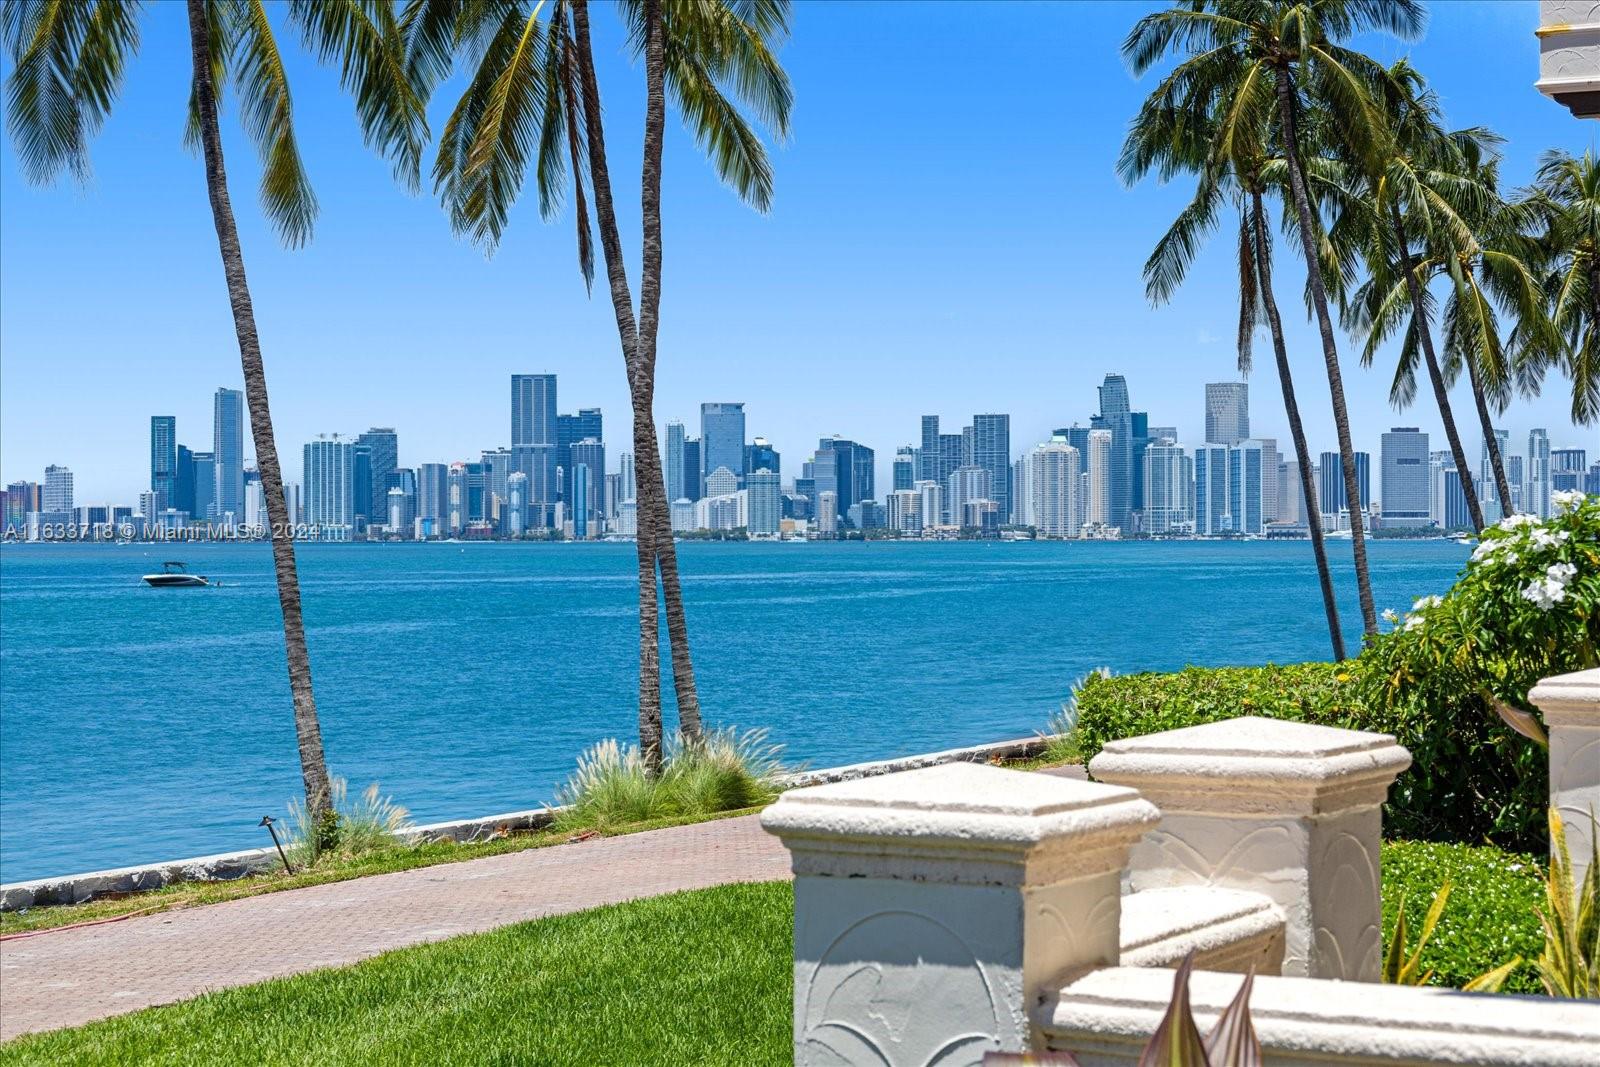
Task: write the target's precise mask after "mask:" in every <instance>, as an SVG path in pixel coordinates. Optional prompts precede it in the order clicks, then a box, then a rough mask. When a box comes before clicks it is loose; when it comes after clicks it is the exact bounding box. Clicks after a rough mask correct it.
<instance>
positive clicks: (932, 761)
mask: <svg viewBox="0 0 1600 1067" xmlns="http://www.w3.org/2000/svg"><path fill="white" fill-rule="evenodd" d="M1046 740H1047V739H1046V738H1044V737H1025V738H1018V739H1017V740H1014V741H1000V742H996V743H994V744H988V745H972V746H970V747H967V748H952V749H946V750H945V751H943V752H928V753H924V754H922V755H917V756H902V757H900V758H898V759H888V760H876V761H873V762H870V763H852V764H849V765H847V766H843V767H830V768H827V769H824V770H817V771H801V772H798V773H796V774H789V775H785V776H784V777H783V778H782V779H781V781H782V784H783V785H784V786H785V787H786V788H795V787H799V786H807V785H820V784H822V783H825V782H844V781H849V780H851V779H854V778H867V777H870V776H872V775H878V774H892V773H894V772H895V771H907V770H912V769H914V768H917V767H932V766H934V765H936V764H940V763H955V762H957V761H968V762H982V761H987V760H991V759H1017V758H1025V757H1027V756H1031V755H1034V754H1036V753H1038V752H1040V751H1041V750H1043V748H1044V746H1045V743H1046ZM561 810H562V809H561V808H560V807H543V808H530V809H528V810H526V811H511V812H506V813H504V814H502V815H489V816H485V817H482V818H477V819H457V820H454V821H451V822H436V823H428V824H427V825H425V826H418V827H414V828H413V829H412V830H410V831H409V832H408V833H406V834H405V838H406V841H407V843H416V842H419V841H461V842H468V841H484V840H488V839H490V838H494V837H498V836H500V835H502V834H506V833H513V832H518V831H526V830H538V829H542V828H544V827H546V826H548V825H550V823H551V821H552V820H554V818H555V816H556V813H557V812H559V811H561ZM281 862H282V861H281V860H280V859H279V858H278V853H277V850H276V849H273V848H252V849H245V850H244V851H241V852H221V853H217V854H216V855H212V856H194V857H191V858H189V859H181V860H166V861H164V862H161V863H146V864H141V865H139V866H135V867H116V868H112V869H110V870H104V871H89V872H86V873H84V874H68V875H60V876H58V877H55V878H38V879H35V880H33V881H30V882H11V883H9V884H7V885H0V911H20V910H22V909H23V908H31V907H34V906H37V905H47V904H82V903H85V902H87V901H90V900H93V899H95V898H96V897H100V896H104V895H106V894H108V893H139V892H144V891H147V890H151V889H160V888H162V887H163V886H169V885H177V884H179V883H181V882H215V881H228V880H231V879H234V878H243V877H245V876H246V875H249V874H255V873H258V872H260V871H264V870H267V869H269V868H271V867H275V866H277V865H278V864H279V863H281Z"/></svg>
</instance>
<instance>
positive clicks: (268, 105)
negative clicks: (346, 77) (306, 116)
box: [213, 0, 317, 248]
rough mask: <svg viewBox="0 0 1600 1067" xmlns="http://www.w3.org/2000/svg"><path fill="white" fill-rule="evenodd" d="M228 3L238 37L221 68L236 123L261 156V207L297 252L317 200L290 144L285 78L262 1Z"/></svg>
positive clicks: (289, 106) (291, 118)
mask: <svg viewBox="0 0 1600 1067" xmlns="http://www.w3.org/2000/svg"><path fill="white" fill-rule="evenodd" d="M229 2H231V3H233V4H235V5H236V7H235V13H234V15H233V16H232V18H234V19H235V20H236V21H235V22H234V26H235V27H236V29H237V31H238V36H237V37H236V38H235V39H234V41H233V47H232V49H231V52H230V54H229V55H228V57H227V60H226V65H227V67H228V70H229V73H231V74H232V76H233V84H234V88H235V90H236V91H237V92H238V94H239V119H240V122H241V123H242V125H243V126H244V128H245V132H246V133H247V134H249V136H250V139H251V140H252V141H254V142H255V145H256V150H257V151H258V152H259V153H260V154H261V164H262V171H261V207H262V210H263V211H264V212H266V215H267V218H268V219H269V220H270V221H271V222H272V224H273V226H274V228H276V229H277V231H278V234H279V236H280V237H282V239H283V241H284V243H285V244H287V245H289V246H290V247H291V248H292V247H297V246H299V245H302V244H304V243H305V242H306V241H307V240H309V239H310V237H311V227H312V224H313V223H314V222H315V221H316V217H317V198H316V194H315V193H313V192H312V191H311V180H310V178H309V177H308V176H307V175H306V171H305V165H304V164H303V163H302V162H301V159H300V148H299V146H298V145H297V144H296V143H295V137H294V103H293V101H292V99H291V97H290V93H289V76H288V73H287V71H285V69H284V66H283V55H282V53H280V52H279V51H278V42H277V39H276V37H275V36H274V35H273V32H272V23H271V22H270V21H269V20H268V18H267V10H266V5H265V4H264V3H263V2H262V0H229ZM213 6H219V5H217V4H216V3H214V5H213Z"/></svg>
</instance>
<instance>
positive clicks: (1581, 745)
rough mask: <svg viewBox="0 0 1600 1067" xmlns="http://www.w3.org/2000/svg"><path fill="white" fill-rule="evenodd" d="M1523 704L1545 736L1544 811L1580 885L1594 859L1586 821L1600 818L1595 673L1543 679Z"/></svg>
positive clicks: (1599, 698)
mask: <svg viewBox="0 0 1600 1067" xmlns="http://www.w3.org/2000/svg"><path fill="white" fill-rule="evenodd" d="M1528 699H1529V700H1530V701H1531V702H1532V703H1534V704H1535V705H1537V706H1538V708H1539V711H1540V712H1542V713H1543V715H1544V724H1545V728H1546V729H1547V730H1548V731H1549V734H1550V806H1551V807H1552V808H1555V809H1556V810H1557V811H1559V812H1560V813H1561V819H1562V822H1563V823H1565V825H1566V832H1567V848H1568V850H1569V851H1570V852H1571V853H1572V867H1573V876H1574V880H1575V881H1576V883H1577V884H1578V885H1582V884H1583V877H1584V872H1586V871H1587V870H1588V869H1589V864H1590V863H1593V862H1594V857H1595V844H1596V843H1595V840H1594V831H1593V824H1592V823H1591V822H1590V821H1589V820H1590V816H1591V815H1593V816H1594V817H1595V818H1600V668H1597V669H1595V670H1588V671H1578V672H1576V673H1574V674H1558V675H1556V676H1555V677H1554V678H1546V679H1545V680H1544V681H1542V682H1540V683H1539V684H1538V685H1536V686H1534V687H1533V692H1531V693H1529V694H1528Z"/></svg>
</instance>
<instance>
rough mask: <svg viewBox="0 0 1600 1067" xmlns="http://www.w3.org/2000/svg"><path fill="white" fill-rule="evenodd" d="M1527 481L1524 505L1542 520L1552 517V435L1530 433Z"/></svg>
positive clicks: (1523, 494)
mask: <svg viewBox="0 0 1600 1067" xmlns="http://www.w3.org/2000/svg"><path fill="white" fill-rule="evenodd" d="M1525 470H1526V474H1527V479H1526V481H1525V482H1524V486H1525V488H1524V489H1523V492H1522V505H1523V507H1524V508H1526V509H1527V510H1528V511H1530V512H1532V513H1533V514H1535V515H1537V516H1539V518H1541V519H1548V518H1549V517H1550V435H1549V434H1548V433H1546V432H1545V431H1544V430H1540V429H1534V430H1529V431H1528V465H1527V467H1526V468H1525Z"/></svg>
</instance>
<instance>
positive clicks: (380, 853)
mask: <svg viewBox="0 0 1600 1067" xmlns="http://www.w3.org/2000/svg"><path fill="white" fill-rule="evenodd" d="M756 810H759V809H758V808H756V807H751V808H747V809H744V810H738V811H728V812H721V813H718V814H716V815H710V816H704V815H693V816H661V817H657V818H652V819H643V820H640V821H637V822H626V823H624V822H618V823H613V824H611V825H609V826H607V827H605V828H602V829H600V830H599V832H600V833H601V834H602V835H604V836H606V837H614V836H619V835H621V834H632V833H638V832H639V831H641V830H659V829H662V828H664V827H668V826H682V825H684V824H686V823H693V822H703V821H704V820H705V819H707V818H729V817H732V816H736V815H748V814H750V813H751V812H752V811H756ZM571 836H572V832H571V831H570V830H558V829H551V830H542V831H533V832H530V833H517V834H511V835H508V836H505V837H497V838H494V839H492V840H489V841H474V842H455V841H434V842H429V843H427V844H421V845H410V846H404V845H401V846H394V847H391V848H387V849H380V850H377V851H374V852H367V853H365V854H363V855H360V856H357V857H353V858H350V859H345V860H340V861H338V862H335V863H327V862H326V861H325V862H324V863H323V864H322V865H319V866H316V867H313V868H311V869H309V870H297V871H296V872H295V873H294V874H285V873H284V872H283V870H282V869H281V868H280V869H277V870H273V871H269V872H265V873H262V874H256V875H251V876H249V877H247V878H237V879H232V880H230V881H226V882H181V883H179V884H177V885H170V886H165V887H163V888H161V889H151V890H147V891H145V892H141V893H130V894H128V895H126V896H120V897H105V898H102V899H99V900H93V901H90V902H88V903H86V904H50V905H43V906H40V907H36V908H28V909H26V910H23V911H6V912H0V936H8V935H10V934H20V933H26V932H27V931H30V930H47V929H50V928H52V927H56V926H67V925H69V924H72V923H82V922H95V921H97V920H100V919H114V918H117V917H119V916H123V915H131V914H135V913H138V912H146V911H172V910H174V909H177V908H192V907H198V906H200V905H203V904H217V903H220V902H221V901H224V900H238V899H239V898H241V897H253V896H259V895H260V894H262V893H276V892H278V891H280V890H284V889H300V888H302V887H304V886H311V885H323V884H324V883H327V882H344V881H348V880H349V879H351V878H365V877H367V876H368V875H373V874H390V873H393V872H394V871H409V870H412V869H413V868H416V867H432V866H434V865H436V864H440V863H461V862H463V861H466V860H475V859H482V858H483V857H485V856H498V855H501V854H502V853H506V852H521V851H523V850H524V849H529V848H546V847H548V846H550V845H560V844H564V843H565V842H566V841H567V840H568V839H569V838H570V837H571Z"/></svg>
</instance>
